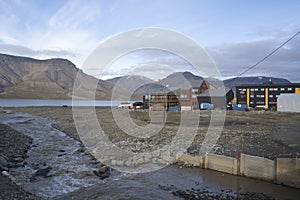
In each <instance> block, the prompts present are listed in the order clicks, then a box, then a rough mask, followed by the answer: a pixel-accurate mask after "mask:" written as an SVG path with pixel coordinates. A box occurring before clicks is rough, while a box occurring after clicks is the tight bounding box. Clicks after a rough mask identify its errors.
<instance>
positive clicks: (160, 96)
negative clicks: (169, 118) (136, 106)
mask: <svg viewBox="0 0 300 200" xmlns="http://www.w3.org/2000/svg"><path fill="white" fill-rule="evenodd" d="M143 101H144V102H143V103H144V108H146V109H149V110H153V111H158V110H160V111H162V110H165V111H176V110H180V103H179V100H178V94H175V93H174V92H167V93H165V94H164V93H157V94H149V95H145V96H144V97H143Z"/></svg>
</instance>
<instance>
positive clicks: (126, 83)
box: [106, 75, 154, 92]
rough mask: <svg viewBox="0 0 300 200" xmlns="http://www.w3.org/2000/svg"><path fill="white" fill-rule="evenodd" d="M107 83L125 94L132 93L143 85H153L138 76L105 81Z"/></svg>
mask: <svg viewBox="0 0 300 200" xmlns="http://www.w3.org/2000/svg"><path fill="white" fill-rule="evenodd" d="M106 81H107V82H109V83H112V84H114V85H118V86H119V87H120V88H122V89H123V90H124V91H126V92H134V91H135V90H136V89H138V88H139V87H141V86H143V85H147V84H150V83H154V81H153V80H152V79H149V78H146V77H144V76H138V75H126V76H121V77H116V78H112V79H108V80H106Z"/></svg>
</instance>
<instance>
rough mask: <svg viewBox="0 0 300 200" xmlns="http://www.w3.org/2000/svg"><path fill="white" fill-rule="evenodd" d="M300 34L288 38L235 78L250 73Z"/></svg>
mask: <svg viewBox="0 0 300 200" xmlns="http://www.w3.org/2000/svg"><path fill="white" fill-rule="evenodd" d="M299 34H300V31H298V32H297V33H295V34H294V35H293V36H292V37H290V38H289V39H288V40H287V41H285V42H284V43H282V44H281V45H280V46H279V47H277V48H276V49H275V50H273V51H272V52H271V53H269V54H268V55H266V56H265V57H263V58H262V59H261V60H259V61H258V62H257V63H255V64H254V65H252V66H250V67H249V68H248V69H246V70H245V71H243V72H242V73H240V74H239V75H238V76H236V78H237V77H240V76H242V75H243V74H245V73H246V72H248V71H250V70H251V69H253V68H254V67H256V66H257V65H259V64H260V63H262V62H263V61H265V60H266V59H267V58H269V57H270V56H271V55H273V54H274V53H275V52H276V51H278V50H279V49H280V48H281V47H283V46H284V45H286V44H287V43H288V42H289V41H291V40H292V39H294V38H295V37H296V36H297V35H299Z"/></svg>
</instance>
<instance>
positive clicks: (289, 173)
mask: <svg viewBox="0 0 300 200" xmlns="http://www.w3.org/2000/svg"><path fill="white" fill-rule="evenodd" d="M176 162H177V163H184V164H189V165H193V166H197V167H202V168H206V169H211V170H216V171H219V172H224V173H228V174H233V175H239V176H246V177H251V178H257V179H261V180H266V181H274V183H277V184H284V185H287V186H291V187H296V188H300V158H276V159H275V160H270V159H267V158H262V157H258V156H250V155H246V154H241V153H239V154H238V156H237V158H232V157H228V156H222V155H216V154H210V153H209V154H206V155H205V156H204V157H193V156H190V155H186V154H181V155H176Z"/></svg>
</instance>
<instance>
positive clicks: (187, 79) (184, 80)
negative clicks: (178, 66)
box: [159, 72, 204, 90]
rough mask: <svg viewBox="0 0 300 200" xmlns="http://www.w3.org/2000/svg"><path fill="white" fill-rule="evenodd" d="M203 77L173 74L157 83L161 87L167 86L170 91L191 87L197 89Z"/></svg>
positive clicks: (184, 73)
mask: <svg viewBox="0 0 300 200" xmlns="http://www.w3.org/2000/svg"><path fill="white" fill-rule="evenodd" d="M203 80H204V79H203V77H201V76H196V75H194V74H192V73H191V72H175V73H173V74H171V75H169V76H167V77H166V78H164V79H161V80H160V81H159V84H161V85H165V86H166V85H168V87H169V88H171V89H173V90H174V89H179V88H181V89H187V88H191V86H192V87H197V86H198V87H199V86H200V85H201V83H202V81H203Z"/></svg>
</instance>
